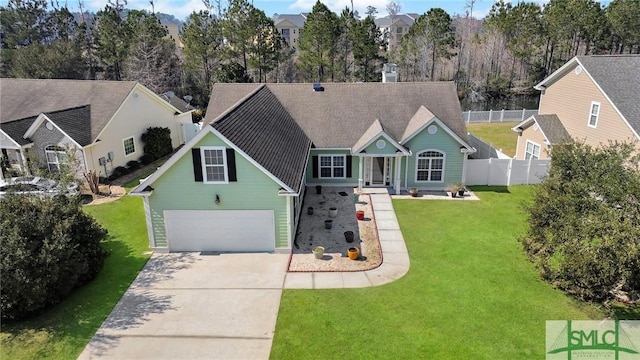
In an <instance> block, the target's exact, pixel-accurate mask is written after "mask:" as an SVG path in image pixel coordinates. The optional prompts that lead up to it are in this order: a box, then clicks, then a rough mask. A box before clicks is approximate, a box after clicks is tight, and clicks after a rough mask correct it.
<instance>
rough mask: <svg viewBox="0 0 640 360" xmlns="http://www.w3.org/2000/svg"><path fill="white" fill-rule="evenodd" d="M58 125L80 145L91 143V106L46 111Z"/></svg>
mask: <svg viewBox="0 0 640 360" xmlns="http://www.w3.org/2000/svg"><path fill="white" fill-rule="evenodd" d="M45 115H46V116H47V117H48V118H49V119H51V121H53V122H54V123H55V124H56V125H58V126H59V127H60V129H62V131H64V132H65V133H66V134H67V135H69V136H70V137H71V138H72V139H73V140H75V142H77V143H78V144H79V145H80V146H86V145H89V144H91V132H90V130H91V106H90V105H85V106H80V107H77V108H72V109H67V110H60V111H56V112H50V113H45Z"/></svg>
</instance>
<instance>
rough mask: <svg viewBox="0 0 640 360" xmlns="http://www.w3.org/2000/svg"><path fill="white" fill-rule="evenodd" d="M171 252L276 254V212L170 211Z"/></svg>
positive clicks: (168, 234) (165, 213)
mask: <svg viewBox="0 0 640 360" xmlns="http://www.w3.org/2000/svg"><path fill="white" fill-rule="evenodd" d="M164 221H165V225H166V227H167V239H168V243H169V250H170V251H273V250H274V248H275V225H274V216H273V210H225V211H218V210H210V211H200V210H166V211H165V212H164Z"/></svg>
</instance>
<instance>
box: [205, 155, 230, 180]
mask: <svg viewBox="0 0 640 360" xmlns="http://www.w3.org/2000/svg"><path fill="white" fill-rule="evenodd" d="M200 154H201V157H202V174H203V176H204V179H203V180H204V182H205V183H224V184H226V183H227V182H228V179H229V177H228V175H227V166H226V164H227V155H226V151H225V148H224V147H203V148H200Z"/></svg>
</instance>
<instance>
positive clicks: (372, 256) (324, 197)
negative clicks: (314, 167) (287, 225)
mask: <svg viewBox="0 0 640 360" xmlns="http://www.w3.org/2000/svg"><path fill="white" fill-rule="evenodd" d="M356 190H357V189H353V188H346V187H327V186H323V187H322V192H321V194H317V193H316V188H315V187H313V186H310V187H308V188H307V191H306V194H305V198H304V203H303V210H302V214H301V215H300V223H299V224H298V232H297V233H296V238H295V241H294V247H293V251H292V254H291V262H290V264H289V271H364V270H370V269H373V268H376V267H378V266H380V264H382V251H381V248H380V242H379V241H378V235H377V230H376V224H375V217H374V214H373V210H372V207H371V199H370V198H369V196H368V195H366V194H363V195H358V196H357V199H356V197H355V196H354V194H355V193H356ZM356 200H357V202H356ZM309 207H313V214H312V215H309V214H308V213H307V209H308V208H309ZM332 207H335V208H336V209H337V210H338V214H337V216H336V217H334V218H332V217H330V215H329V208H332ZM356 210H363V211H364V212H365V219H364V220H362V221H359V220H357V219H356ZM325 220H333V221H332V227H331V229H326V227H325ZM345 231H353V233H354V241H353V242H352V243H347V242H346V240H345V235H344V232H345ZM316 246H322V247H324V248H325V252H324V257H323V258H322V259H316V258H315V257H314V255H313V253H312V250H313V249H314V248H315V247H316ZM354 246H355V247H358V248H359V249H360V257H359V258H358V259H357V260H351V259H349V257H348V256H347V249H348V248H350V247H354Z"/></svg>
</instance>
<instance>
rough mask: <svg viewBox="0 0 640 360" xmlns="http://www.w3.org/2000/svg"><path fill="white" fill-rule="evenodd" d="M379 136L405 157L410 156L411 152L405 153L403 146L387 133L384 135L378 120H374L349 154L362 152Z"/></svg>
mask: <svg viewBox="0 0 640 360" xmlns="http://www.w3.org/2000/svg"><path fill="white" fill-rule="evenodd" d="M380 136H382V137H384V138H385V139H387V141H389V142H390V143H391V144H392V145H393V147H395V148H396V149H397V150H398V151H401V152H402V153H404V154H407V155H409V154H411V152H410V151H407V149H406V148H405V147H404V146H402V145H400V144H398V142H397V141H395V140H394V139H392V138H391V137H390V136H389V135H387V133H385V131H384V128H383V127H382V125H381V124H380V120H378V119H376V120H375V121H374V122H373V124H371V126H370V127H369V128H368V129H367V131H366V132H365V133H364V134H362V136H361V137H360V139H359V140H358V141H357V142H356V144H355V145H353V147H352V148H351V152H352V153H354V154H355V153H359V152H361V151H363V150H364V149H365V148H366V147H367V146H369V145H370V144H371V143H372V142H373V141H374V140H375V139H377V138H379V137H380Z"/></svg>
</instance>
